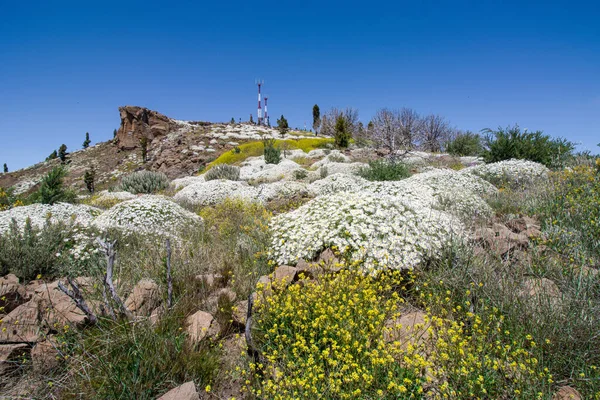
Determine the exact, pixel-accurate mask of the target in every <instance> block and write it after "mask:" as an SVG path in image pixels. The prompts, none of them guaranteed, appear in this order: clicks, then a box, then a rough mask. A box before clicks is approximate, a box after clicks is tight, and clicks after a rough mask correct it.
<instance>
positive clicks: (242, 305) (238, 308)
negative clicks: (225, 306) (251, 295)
mask: <svg viewBox="0 0 600 400" xmlns="http://www.w3.org/2000/svg"><path fill="white" fill-rule="evenodd" d="M231 311H232V315H233V322H235V323H236V324H239V325H244V326H245V325H246V317H247V316H248V300H242V301H238V302H237V303H235V305H234V306H233V308H232V310H231Z"/></svg>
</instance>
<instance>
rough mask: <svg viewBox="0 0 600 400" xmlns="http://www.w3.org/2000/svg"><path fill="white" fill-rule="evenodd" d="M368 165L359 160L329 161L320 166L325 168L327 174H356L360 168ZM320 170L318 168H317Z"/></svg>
mask: <svg viewBox="0 0 600 400" xmlns="http://www.w3.org/2000/svg"><path fill="white" fill-rule="evenodd" d="M366 167H368V164H365V163H361V162H354V163H338V162H331V163H328V164H326V165H325V166H322V167H321V168H326V169H327V174H329V175H333V174H348V175H358V174H359V172H360V171H361V169H363V168H366ZM319 172H320V169H319Z"/></svg>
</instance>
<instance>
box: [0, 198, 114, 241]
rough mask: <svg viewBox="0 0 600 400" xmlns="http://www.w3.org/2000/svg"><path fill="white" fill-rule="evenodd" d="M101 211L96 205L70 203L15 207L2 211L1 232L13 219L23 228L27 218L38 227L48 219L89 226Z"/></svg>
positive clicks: (52, 221) (7, 229)
mask: <svg viewBox="0 0 600 400" xmlns="http://www.w3.org/2000/svg"><path fill="white" fill-rule="evenodd" d="M100 213H102V210H99V209H97V208H94V207H90V206H86V205H82V204H69V203H57V204H53V205H49V204H31V205H29V206H23V207H15V208H11V209H10V210H6V211H2V212H0V234H2V233H4V232H7V231H9V229H10V225H11V221H12V220H13V219H14V220H15V221H16V222H17V226H18V227H19V229H21V230H22V229H23V227H24V226H25V222H26V221H27V219H29V220H30V221H31V226H33V227H36V228H42V227H43V226H44V225H45V224H46V221H48V220H49V221H50V222H51V223H56V222H62V223H65V224H69V225H74V224H77V225H80V226H82V227H88V226H89V225H90V224H91V223H92V221H93V220H94V218H95V217H96V216H98V215H100Z"/></svg>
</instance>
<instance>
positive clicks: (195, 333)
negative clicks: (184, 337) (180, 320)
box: [186, 310, 221, 344]
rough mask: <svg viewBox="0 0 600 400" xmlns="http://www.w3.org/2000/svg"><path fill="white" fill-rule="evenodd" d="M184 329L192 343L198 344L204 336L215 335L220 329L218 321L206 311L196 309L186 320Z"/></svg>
mask: <svg viewBox="0 0 600 400" xmlns="http://www.w3.org/2000/svg"><path fill="white" fill-rule="evenodd" d="M186 325H187V327H186V331H187V333H188V335H189V339H190V341H191V342H192V343H194V344H198V343H200V342H201V341H202V340H203V339H204V338H206V337H213V336H216V335H217V334H218V333H219V331H220V330H221V328H220V326H219V323H218V322H217V321H216V320H215V319H214V318H213V316H212V315H211V314H210V313H207V312H206V311H202V310H200V311H197V312H196V313H195V314H192V315H190V316H189V317H188V318H187V320H186Z"/></svg>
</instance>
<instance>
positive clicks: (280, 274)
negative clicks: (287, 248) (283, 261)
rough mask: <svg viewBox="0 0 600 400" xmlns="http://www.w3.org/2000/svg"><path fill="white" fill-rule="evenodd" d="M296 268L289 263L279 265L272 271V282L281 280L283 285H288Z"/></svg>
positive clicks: (294, 274) (292, 279)
mask: <svg viewBox="0 0 600 400" xmlns="http://www.w3.org/2000/svg"><path fill="white" fill-rule="evenodd" d="M296 272H297V269H296V268H295V267H290V266H289V265H280V266H279V267H277V268H275V271H273V277H272V278H271V279H272V280H273V282H281V283H283V284H284V285H285V286H287V285H289V284H290V283H292V282H293V281H294V279H295V278H296Z"/></svg>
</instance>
